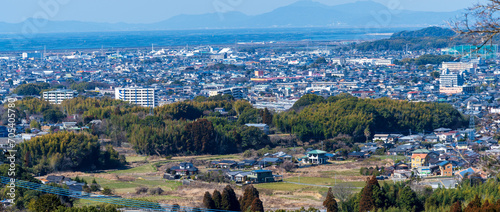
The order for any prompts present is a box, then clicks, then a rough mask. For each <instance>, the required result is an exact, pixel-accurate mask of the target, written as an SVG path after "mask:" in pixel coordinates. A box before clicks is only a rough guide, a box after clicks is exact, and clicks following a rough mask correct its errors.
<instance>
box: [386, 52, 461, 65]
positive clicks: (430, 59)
mask: <svg viewBox="0 0 500 212" xmlns="http://www.w3.org/2000/svg"><path fill="white" fill-rule="evenodd" d="M454 60H455V58H454V57H453V56H451V55H433V54H425V55H422V56H420V57H418V58H416V59H410V58H405V59H403V60H401V61H396V62H394V63H395V64H396V65H405V64H407V63H409V64H415V65H417V66H420V65H427V64H433V65H439V64H441V63H443V62H450V61H454Z"/></svg>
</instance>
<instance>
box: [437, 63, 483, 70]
mask: <svg viewBox="0 0 500 212" xmlns="http://www.w3.org/2000/svg"><path fill="white" fill-rule="evenodd" d="M476 68H477V63H472V62H471V63H465V62H443V64H442V65H441V69H442V70H450V71H471V70H474V69H476Z"/></svg>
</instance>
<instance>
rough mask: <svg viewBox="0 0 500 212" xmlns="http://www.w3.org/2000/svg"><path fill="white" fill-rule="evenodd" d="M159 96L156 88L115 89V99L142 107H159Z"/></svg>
mask: <svg viewBox="0 0 500 212" xmlns="http://www.w3.org/2000/svg"><path fill="white" fill-rule="evenodd" d="M157 95H158V91H157V90H156V89H155V88H144V87H129V88H115V99H120V100H123V101H126V102H130V103H132V104H136V105H140V106H142V107H157V106H159V105H158V96H157Z"/></svg>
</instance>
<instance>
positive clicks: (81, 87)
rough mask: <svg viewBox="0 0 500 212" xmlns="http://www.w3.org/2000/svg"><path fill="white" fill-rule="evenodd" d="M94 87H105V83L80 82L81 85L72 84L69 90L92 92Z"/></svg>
mask: <svg viewBox="0 0 500 212" xmlns="http://www.w3.org/2000/svg"><path fill="white" fill-rule="evenodd" d="M96 87H107V85H106V84H105V83H98V82H81V83H73V84H71V86H70V88H71V89H72V90H76V91H78V92H84V91H85V90H94V89H95V88H96Z"/></svg>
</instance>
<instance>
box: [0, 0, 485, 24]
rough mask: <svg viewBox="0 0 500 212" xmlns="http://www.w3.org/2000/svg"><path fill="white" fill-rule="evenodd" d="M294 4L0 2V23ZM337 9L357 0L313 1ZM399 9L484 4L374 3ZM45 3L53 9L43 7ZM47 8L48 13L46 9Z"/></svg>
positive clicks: (447, 0) (242, 0)
mask: <svg viewBox="0 0 500 212" xmlns="http://www.w3.org/2000/svg"><path fill="white" fill-rule="evenodd" d="M296 1H297V0H2V1H0V22H8V23H16V22H21V21H23V20H25V19H27V18H32V17H35V18H48V19H50V20H77V21H91V22H111V23H115V22H125V23H153V22H158V21H162V20H166V19H168V18H170V17H172V16H175V15H180V14H203V13H213V12H217V11H220V10H223V11H239V12H242V13H245V14H249V15H255V14H261V13H265V12H269V11H272V10H273V9H276V8H278V7H282V6H286V5H289V4H291V3H294V2H296ZM313 1H317V2H321V3H323V4H326V5H338V4H344V3H350V2H355V1H357V0H313ZM374 1H376V2H379V3H382V4H385V5H393V6H392V7H394V5H397V7H398V8H400V9H405V10H416V11H455V10H459V9H463V8H466V7H470V6H472V5H473V4H474V3H475V2H478V1H485V0H374ZM47 2H49V3H54V2H57V5H56V6H53V4H49V5H51V6H48V7H44V6H43V5H47ZM47 8H48V9H47Z"/></svg>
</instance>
